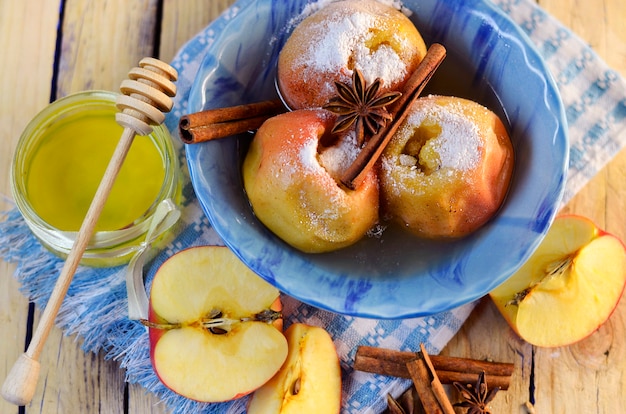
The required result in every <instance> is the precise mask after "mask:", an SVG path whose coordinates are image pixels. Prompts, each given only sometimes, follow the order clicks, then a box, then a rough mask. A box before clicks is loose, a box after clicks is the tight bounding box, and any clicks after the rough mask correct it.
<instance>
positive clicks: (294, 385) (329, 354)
mask: <svg viewBox="0 0 626 414" xmlns="http://www.w3.org/2000/svg"><path fill="white" fill-rule="evenodd" d="M285 336H286V337H287V342H288V344H289V354H288V356H287V359H286V360H285V363H284V364H283V366H282V367H281V369H280V371H278V373H277V374H276V375H275V376H274V377H273V378H272V379H271V380H270V381H268V382H267V383H266V384H265V385H263V386H262V387H261V388H259V389H258V390H256V391H255V392H254V394H253V395H252V398H251V399H250V401H249V403H248V410H247V413H248V414H279V413H280V414H306V413H325V414H333V413H339V411H340V409H341V368H340V366H339V358H338V356H337V351H336V349H335V345H334V343H333V341H332V339H331V337H330V335H329V334H328V332H327V331H326V330H325V329H323V328H320V327H316V326H311V325H306V324H303V323H295V324H293V325H291V326H289V328H287V330H286V331H285Z"/></svg>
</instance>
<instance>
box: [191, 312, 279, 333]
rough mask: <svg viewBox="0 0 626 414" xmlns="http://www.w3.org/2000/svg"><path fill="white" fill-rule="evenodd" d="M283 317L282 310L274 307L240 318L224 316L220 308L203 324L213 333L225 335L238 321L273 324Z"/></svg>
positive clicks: (205, 319) (211, 313)
mask: <svg viewBox="0 0 626 414" xmlns="http://www.w3.org/2000/svg"><path fill="white" fill-rule="evenodd" d="M282 317H283V314H282V313H281V312H278V311H275V310H272V309H265V310H263V311H261V312H258V313H256V314H254V316H251V317H244V318H239V319H233V318H224V317H222V312H221V311H220V310H215V309H214V310H212V311H211V312H210V313H209V315H208V317H206V318H204V319H202V322H201V324H202V327H204V328H206V329H208V330H209V331H211V333H214V334H216V335H223V334H225V333H228V332H229V331H230V330H231V329H232V326H233V325H235V324H238V323H243V322H264V323H267V324H272V323H274V321H276V320H278V319H280V318H282Z"/></svg>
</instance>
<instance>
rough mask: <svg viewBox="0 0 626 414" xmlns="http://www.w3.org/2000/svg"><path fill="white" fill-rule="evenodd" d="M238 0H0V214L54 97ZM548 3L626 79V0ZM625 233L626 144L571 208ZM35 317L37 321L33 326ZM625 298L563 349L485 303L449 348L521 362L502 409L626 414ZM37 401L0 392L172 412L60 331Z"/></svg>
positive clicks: (31, 314)
mask: <svg viewBox="0 0 626 414" xmlns="http://www.w3.org/2000/svg"><path fill="white" fill-rule="evenodd" d="M231 3H232V0H210V1H209V0H161V1H159V0H132V1H128V0H108V1H105V0H93V1H80V0H79V1H63V0H61V1H56V2H55V1H51V0H50V1H40V0H23V1H13V0H0V44H1V45H2V67H1V69H0V91H1V93H0V126H1V128H0V210H7V209H9V208H11V207H12V204H11V196H10V185H9V168H10V164H11V158H12V154H13V150H14V148H15V145H16V143H17V140H18V138H19V136H20V133H21V131H22V130H23V128H24V127H25V126H26V124H27V123H28V121H29V120H30V119H31V118H32V117H33V116H34V115H35V114H36V113H37V112H39V111H40V110H41V109H42V108H43V107H44V106H46V104H48V103H49V102H50V101H51V100H54V99H56V98H59V97H62V96H65V95H67V94H69V93H72V92H77V91H81V90H86V89H108V90H118V88H119V85H120V82H121V81H122V80H123V79H125V78H126V75H127V72H128V70H129V69H130V68H132V67H134V66H136V64H137V62H138V61H139V59H140V58H142V57H144V56H154V57H158V58H160V59H162V60H165V61H170V60H171V59H172V58H173V56H174V54H175V53H176V51H177V50H178V49H179V48H180V46H181V45H182V44H183V43H184V42H186V41H187V40H188V39H190V38H192V37H193V36H194V35H195V34H196V33H197V32H198V31H200V30H201V29H202V28H204V27H205V26H206V25H207V24H208V23H209V22H211V21H212V20H213V19H214V18H216V17H217V16H218V15H219V13H220V12H221V11H222V10H224V9H225V8H226V7H228V6H229V4H231ZM539 4H540V5H541V6H542V7H543V8H544V9H545V10H547V11H548V12H549V13H551V14H552V15H554V16H555V17H556V18H558V19H559V20H560V21H561V22H563V23H564V24H565V25H566V26H568V27H570V28H571V29H572V30H573V31H575V32H576V33H577V34H578V35H580V36H581V37H582V38H583V39H584V40H585V41H587V42H588V43H589V44H590V45H591V46H592V47H593V48H594V49H595V50H596V51H597V52H598V53H599V55H600V56H602V57H603V58H604V59H605V61H606V62H607V63H608V64H609V65H610V66H611V67H613V68H614V69H616V70H618V71H619V72H620V73H621V74H622V75H623V76H625V77H626V5H625V4H624V2H623V0H541V1H539ZM564 212H571V213H578V214H582V215H585V216H587V217H590V218H591V219H593V220H594V221H595V222H596V223H597V224H598V225H599V226H601V227H602V228H605V229H606V230H608V231H609V232H611V233H613V234H616V235H617V236H619V237H620V238H621V239H622V240H626V222H625V212H626V151H621V153H620V154H619V155H618V156H617V157H616V158H615V159H614V160H613V161H612V162H611V163H610V164H609V165H608V166H607V167H606V168H604V169H603V170H602V171H601V172H600V173H599V174H598V175H597V176H596V177H595V178H594V179H593V180H592V181H591V182H590V183H589V184H588V185H587V186H586V187H585V188H584V189H583V190H582V191H581V192H580V193H579V194H578V195H577V196H576V197H575V198H574V199H573V200H572V201H571V202H570V203H569V204H568V205H567V206H566V207H565V208H564ZM13 272H14V266H13V265H11V264H7V263H5V262H0V322H1V323H2V330H3V334H2V340H1V341H0V379H1V380H2V381H4V378H5V376H6V374H7V372H8V370H9V369H10V368H11V366H12V365H13V363H14V361H15V360H16V359H17V358H18V356H19V355H20V354H21V353H22V352H23V351H24V349H25V345H26V343H25V338H26V337H27V335H28V334H29V332H30V331H31V329H32V327H33V326H36V323H37V320H38V316H39V312H38V311H33V307H32V305H29V303H28V300H27V299H26V298H25V297H23V296H22V295H21V294H20V293H19V291H18V288H19V286H18V284H17V282H16V281H15V280H14V279H13V277H12V274H13ZM34 324H35V325H34ZM625 326H626V300H622V301H621V303H620V305H619V307H618V309H617V311H616V312H615V313H614V314H613V316H612V317H611V318H610V320H609V321H608V322H607V323H606V324H605V325H603V326H602V327H601V328H600V329H599V330H598V332H596V333H595V334H594V335H592V336H591V337H589V338H588V339H586V340H584V341H582V342H580V343H578V344H575V345H572V346H569V347H563V348H556V349H541V348H536V347H533V346H531V345H529V344H527V343H525V342H523V341H522V340H520V339H519V338H518V337H516V335H515V334H514V333H513V332H512V331H511V330H510V329H509V328H508V326H507V325H506V323H505V322H504V320H503V319H502V318H501V317H500V315H499V314H498V312H497V311H496V310H495V307H494V306H493V305H492V304H491V303H490V301H489V300H486V299H483V300H482V301H481V302H480V303H479V305H478V306H477V308H476V309H475V311H474V312H473V314H472V315H471V316H470V318H469V320H468V321H467V322H466V323H465V325H464V326H463V327H462V329H461V331H460V332H459V333H458V334H457V335H456V336H455V337H454V338H453V339H452V341H451V342H450V343H449V345H448V346H447V347H446V349H445V350H444V351H443V352H444V353H445V354H449V355H456V356H465V357H471V358H477V359H483V358H488V359H492V360H496V361H506V362H514V363H515V367H516V370H515V373H514V376H513V381H512V384H511V387H510V389H509V390H508V391H506V392H500V393H499V394H498V396H497V397H496V399H495V400H494V402H493V403H492V405H491V406H492V409H493V412H494V413H524V412H527V411H526V409H525V408H524V404H525V403H526V402H527V401H529V400H530V401H533V402H534V403H535V411H536V412H537V413H540V414H547V413H567V414H572V413H605V414H617V413H626V331H625V329H624V328H625ZM41 365H42V368H41V376H40V380H39V383H38V387H37V391H36V394H35V396H34V399H33V401H32V403H31V404H30V405H28V406H26V407H21V408H18V407H16V406H13V405H11V404H9V403H7V402H5V401H4V400H1V399H0V412H1V413H7V414H8V413H33V414H34V413H85V414H91V413H134V414H140V413H161V412H163V413H165V412H167V410H165V408H164V407H163V405H155V404H156V403H157V400H156V399H155V398H154V397H153V396H152V395H149V394H146V393H145V391H144V390H143V389H142V388H141V387H138V386H133V385H128V384H126V383H125V382H124V372H123V371H122V370H121V369H119V368H118V366H117V364H116V363H115V362H112V361H105V360H104V358H103V356H101V355H92V354H85V353H84V352H83V351H82V350H81V349H80V339H78V340H77V339H76V338H74V337H64V336H63V334H62V332H61V331H60V330H59V329H57V328H54V329H53V330H52V333H51V335H50V337H49V339H48V342H47V345H46V347H45V350H44V352H43V354H42V357H41Z"/></svg>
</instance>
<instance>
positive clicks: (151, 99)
mask: <svg viewBox="0 0 626 414" xmlns="http://www.w3.org/2000/svg"><path fill="white" fill-rule="evenodd" d="M155 62H159V63H158V65H156V66H155ZM139 64H140V66H141V68H142V69H144V68H146V70H148V71H151V72H153V73H154V74H156V75H158V76H153V74H143V75H133V73H134V72H133V71H134V70H133V71H131V73H130V74H129V76H130V77H131V79H132V81H133V82H132V84H131V86H128V87H127V88H123V87H122V88H120V89H121V90H122V93H124V94H128V95H129V96H130V97H131V98H132V99H131V100H125V101H124V102H123V104H121V105H120V103H119V102H118V107H122V109H123V112H122V115H124V116H123V117H122V119H121V121H120V119H118V122H119V123H120V124H122V125H123V126H125V128H124V132H123V133H122V136H121V137H120V140H119V142H118V144H117V146H116V148H115V151H114V152H113V156H112V157H111V160H110V161H109V164H108V166H107V168H106V170H105V172H104V176H103V178H102V180H101V181H100V184H99V186H98V189H97V190H96V194H95V196H94V198H93V200H92V202H91V205H90V206H89V209H88V210H87V215H86V216H85V219H84V221H83V223H82V225H81V227H80V230H79V231H78V234H77V237H76V240H75V242H74V244H73V246H72V249H71V250H70V252H69V254H68V256H67V259H66V260H65V263H64V265H63V268H62V270H61V274H60V275H59V278H58V279H57V282H56V284H55V286H54V289H53V290H52V293H51V295H50V299H49V300H48V303H47V305H46V307H45V309H44V311H43V313H42V315H41V319H40V321H39V324H38V325H37V329H36V330H35V332H34V333H33V337H32V339H31V341H30V344H29V345H28V348H27V350H26V352H25V353H24V354H22V356H20V358H19V359H18V360H17V362H16V363H15V364H14V365H13V368H12V369H11V371H9V374H8V375H7V378H6V379H5V381H4V384H3V385H2V396H3V397H4V399H5V400H7V401H9V402H11V403H13V404H16V405H26V404H28V403H29V402H30V401H31V400H32V398H33V395H34V393H35V390H36V388H37V380H38V377H39V369H40V363H39V356H40V355H41V351H42V350H43V347H44V345H45V342H46V339H47V338H48V334H49V333H50V330H51V329H52V326H53V325H54V321H55V319H56V316H57V314H58V312H59V309H60V307H61V304H62V303H63V299H64V298H65V295H66V293H67V290H68V288H69V285H70V283H71V281H72V278H73V276H74V273H75V272H76V269H77V268H78V265H79V263H80V260H81V258H82V256H83V254H84V252H85V250H86V248H87V245H88V244H89V241H90V240H91V237H92V235H93V232H94V229H95V226H96V223H97V221H98V218H99V217H100V213H101V212H102V209H103V208H104V204H105V202H106V200H107V198H108V196H109V193H110V192H111V189H112V187H113V184H114V182H115V178H116V177H117V174H118V173H119V171H120V169H121V167H122V164H123V163H124V159H125V158H126V154H128V150H129V149H130V146H131V144H132V142H133V139H134V137H135V134H136V133H141V134H144V133H149V132H150V131H151V130H152V128H151V127H150V126H149V125H148V122H152V123H160V122H162V117H159V116H155V113H156V112H155V111H152V110H150V109H146V108H147V106H146V105H147V104H149V105H151V106H153V107H154V106H156V107H158V109H159V112H161V111H164V110H166V111H169V110H170V109H171V107H172V101H171V99H169V96H173V95H174V94H175V93H176V88H175V87H174V86H173V83H172V82H171V79H175V78H176V72H175V71H174V70H173V69H171V71H169V70H167V69H166V70H163V65H164V64H163V63H162V62H160V61H156V60H155V59H151V58H148V59H147V60H146V59H143V60H142V61H140V63H139ZM168 67H169V66H168ZM135 69H137V68H135ZM165 76H167V78H165ZM133 77H135V79H133ZM146 78H149V79H147V80H146ZM124 82H126V81H124ZM124 82H123V83H122V85H124ZM136 84H140V86H137V85H136ZM133 99H134V100H136V101H140V102H141V104H136V106H133V105H134V104H133ZM168 100H169V101H168ZM118 115H119V114H118ZM155 118H156V119H155ZM133 119H135V121H133ZM159 120H160V122H158V121H159ZM146 131H147V132H146Z"/></svg>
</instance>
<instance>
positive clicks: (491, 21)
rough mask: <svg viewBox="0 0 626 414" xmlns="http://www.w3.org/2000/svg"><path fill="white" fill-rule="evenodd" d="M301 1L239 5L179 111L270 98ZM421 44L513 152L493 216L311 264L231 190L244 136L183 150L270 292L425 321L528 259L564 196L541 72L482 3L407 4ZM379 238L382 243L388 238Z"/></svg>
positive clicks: (561, 149)
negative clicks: (473, 91)
mask: <svg viewBox="0 0 626 414" xmlns="http://www.w3.org/2000/svg"><path fill="white" fill-rule="evenodd" d="M307 3H308V2H307V1H302V0H298V1H290V2H288V3H287V2H272V1H271V0H257V1H252V0H243V1H239V2H237V3H236V4H235V7H236V8H237V14H236V15H235V16H234V17H233V18H232V19H229V20H224V21H223V22H219V23H220V24H219V25H217V26H216V27H219V28H220V29H221V32H220V33H219V34H218V35H217V36H216V38H215V42H214V43H213V44H212V45H211V46H210V47H209V49H208V53H207V54H206V56H205V57H204V60H203V62H202V65H201V67H200V68H199V70H198V74H197V77H196V80H195V82H194V84H193V86H192V90H191V94H190V98H189V106H188V111H189V112H195V111H199V110H202V109H206V108H209V107H223V106H230V105H236V104H240V103H244V102H254V101H258V100H263V99H270V98H276V96H277V95H276V92H275V90H274V73H275V72H274V68H275V61H276V58H277V55H278V51H279V50H280V46H281V44H282V43H283V42H284V40H285V39H286V36H287V35H288V31H286V30H285V27H286V26H287V23H289V22H290V21H292V19H293V18H294V17H296V16H298V14H299V13H300V12H301V10H302V9H303V8H304V7H305V6H306V5H307ZM403 4H404V6H406V8H407V9H409V10H410V11H411V12H412V14H411V16H410V18H411V20H413V21H414V23H415V24H416V26H417V27H418V29H419V30H420V31H422V33H423V34H424V37H425V38H426V40H427V42H433V41H436V42H439V43H441V44H443V45H444V46H446V48H448V50H449V51H453V52H454V53H456V54H457V55H458V56H460V57H461V58H462V59H463V60H465V61H467V62H469V67H471V68H475V75H474V76H475V78H476V79H479V78H484V79H486V80H487V81H488V83H489V84H490V85H491V87H492V88H493V90H494V91H495V92H496V94H497V96H498V98H499V100H500V101H501V103H502V106H503V107H504V108H505V109H506V113H507V116H508V120H509V123H510V125H511V137H512V140H513V143H514V147H515V151H516V169H515V173H514V178H513V182H512V187H511V191H510V194H509V195H508V198H507V200H506V201H505V204H504V206H503V207H502V209H501V211H500V212H499V213H498V214H497V216H496V217H494V219H493V220H492V221H491V222H489V223H488V224H487V225H486V226H485V227H484V228H483V229H481V230H480V231H479V232H477V233H475V234H473V235H471V236H469V237H467V238H464V239H462V240H460V241H456V242H446V243H439V242H429V241H421V240H409V241H408V242H407V239H406V238H403V237H399V238H396V237H394V236H392V235H393V234H394V233H393V232H385V233H384V234H383V237H381V238H380V239H373V238H366V239H364V240H362V241H361V242H359V243H357V244H356V245H355V246H352V247H349V248H346V249H343V250H340V251H337V252H333V253H329V254H321V255H311V254H304V253H301V252H299V251H297V250H295V249H293V248H291V247H289V246H288V245H286V244H285V243H284V242H282V241H281V240H279V239H278V238H276V237H275V236H274V235H273V234H272V233H271V232H269V231H268V230H267V229H266V228H265V227H264V226H263V225H262V224H261V223H260V222H259V221H258V220H257V219H256V218H255V217H254V214H253V213H252V210H251V208H250V206H249V203H248V201H247V198H246V196H245V193H244V191H243V186H242V184H241V174H240V166H241V159H242V154H243V151H245V146H246V143H247V142H248V140H249V139H250V137H248V136H239V137H232V138H227V139H224V140H220V141H215V142H210V143H203V144H194V145H188V146H187V147H186V151H187V159H188V166H189V170H190V174H191V180H192V183H193V186H194V189H195V191H196V195H197V197H198V199H199V201H200V204H201V206H202V208H203V210H204V212H205V214H206V215H207V217H208V218H209V221H210V222H211V224H212V225H213V227H214V228H215V230H216V231H217V233H218V234H219V235H220V236H221V237H222V239H223V240H224V242H225V244H226V245H227V246H229V247H230V248H231V249H232V250H233V251H234V252H235V253H236V254H237V255H238V256H239V257H240V258H241V259H242V260H243V261H244V262H245V263H246V264H247V265H248V266H249V267H250V268H251V269H252V270H254V271H255V272H256V273H258V274H259V275H260V276H261V277H263V278H264V279H265V280H267V281H268V282H270V283H272V284H273V285H275V286H276V287H278V288H279V289H280V290H281V291H283V292H284V293H286V294H289V295H291V296H293V297H295V298H297V299H299V300H301V301H303V302H306V303H308V304H311V305H313V306H317V307H320V308H322V309H326V310H329V311H332V312H337V313H341V314H346V315H354V316H363V317H375V318H405V317H415V316H424V315H429V314H434V313H438V312H442V311H446V310H449V309H452V308H455V307H457V306H460V305H463V304H465V303H468V302H470V301H473V300H475V299H477V298H480V297H481V296H483V295H485V294H486V293H488V292H489V291H490V290H491V289H493V288H494V287H495V286H497V285H499V284H500V283H502V282H503V281H504V280H506V278H508V277H509V276H510V275H511V274H513V273H514V272H515V270H516V269H518V268H519V266H521V265H522V264H523V263H524V262H525V261H526V260H527V259H528V257H529V256H530V255H531V254H532V252H533V251H534V250H535V248H536V247H537V246H538V244H539V243H540V241H541V240H542V239H543V237H544V235H545V233H546V232H547V230H548V228H549V226H550V224H551V223H552V221H553V219H554V217H555V215H556V212H557V209H558V206H559V204H560V201H561V198H562V196H563V191H564V185H565V178H566V172H567V165H568V135H567V123H566V118H565V113H564V109H563V105H562V103H561V99H560V97H559V93H558V90H557V87H556V84H555V82H554V80H553V79H552V76H551V75H550V73H549V70H548V69H547V68H546V66H545V64H544V62H543V60H542V58H541V57H540V55H539V53H538V51H537V50H536V49H535V47H534V46H533V44H532V43H531V41H530V40H529V39H528V37H527V36H526V35H525V34H524V33H523V32H522V31H521V29H520V28H519V27H518V26H517V25H516V24H515V23H514V22H513V21H512V20H510V19H509V18H508V17H507V16H506V15H505V14H503V13H502V12H501V11H500V10H499V9H497V7H496V6H494V5H493V4H492V3H491V2H489V1H488V0H470V1H463V0H452V1H444V0H407V1H404V2H403ZM387 236H388V237H387Z"/></svg>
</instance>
